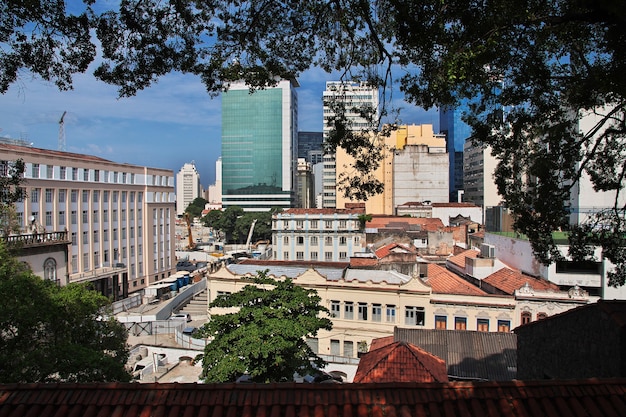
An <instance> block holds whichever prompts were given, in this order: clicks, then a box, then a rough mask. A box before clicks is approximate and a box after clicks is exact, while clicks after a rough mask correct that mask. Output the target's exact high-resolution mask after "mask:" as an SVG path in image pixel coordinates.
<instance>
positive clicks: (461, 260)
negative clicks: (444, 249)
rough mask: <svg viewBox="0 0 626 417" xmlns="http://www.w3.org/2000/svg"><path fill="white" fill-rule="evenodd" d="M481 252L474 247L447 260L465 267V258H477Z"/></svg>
mask: <svg viewBox="0 0 626 417" xmlns="http://www.w3.org/2000/svg"><path fill="white" fill-rule="evenodd" d="M479 254H480V252H479V251H477V250H474V249H468V250H465V251H463V252H461V253H459V254H458V255H454V256H451V257H449V258H448V260H447V262H450V263H452V264H454V265H456V266H458V267H459V268H462V269H465V258H477V257H478V255H479Z"/></svg>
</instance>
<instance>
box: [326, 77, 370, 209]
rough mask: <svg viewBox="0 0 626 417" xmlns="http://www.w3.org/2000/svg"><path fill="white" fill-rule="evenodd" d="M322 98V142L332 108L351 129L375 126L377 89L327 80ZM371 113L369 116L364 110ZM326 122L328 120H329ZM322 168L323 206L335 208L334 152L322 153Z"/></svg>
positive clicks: (330, 118) (335, 176)
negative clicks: (366, 115) (342, 112)
mask: <svg viewBox="0 0 626 417" xmlns="http://www.w3.org/2000/svg"><path fill="white" fill-rule="evenodd" d="M323 101H324V130H323V135H324V141H326V140H327V138H328V135H329V133H330V131H331V128H332V126H331V123H332V120H333V118H334V117H335V116H336V111H337V110H338V109H342V110H343V111H344V112H345V117H346V119H347V120H348V122H349V123H350V127H351V128H352V130H373V129H377V128H378V120H377V119H378V117H377V116H378V89H377V88H372V87H371V86H369V85H368V84H366V83H363V82H360V83H359V82H347V81H328V82H327V83H326V90H324V93H323ZM368 111H369V112H370V113H372V116H373V117H372V119H369V118H368V117H365V116H364V114H363V113H364V112H365V113H367V112H368ZM329 122H330V123H329ZM323 162H324V169H323V190H324V191H323V198H322V207H323V208H335V207H337V200H336V196H337V172H336V166H337V165H336V162H335V155H334V154H325V155H324V161H323Z"/></svg>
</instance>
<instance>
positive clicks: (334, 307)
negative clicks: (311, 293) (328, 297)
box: [330, 300, 341, 318]
mask: <svg viewBox="0 0 626 417" xmlns="http://www.w3.org/2000/svg"><path fill="white" fill-rule="evenodd" d="M330 316H331V317H335V318H340V317H341V303H340V302H339V301H338V300H332V301H331V302H330Z"/></svg>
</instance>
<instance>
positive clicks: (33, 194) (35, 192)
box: [30, 188, 39, 203]
mask: <svg viewBox="0 0 626 417" xmlns="http://www.w3.org/2000/svg"><path fill="white" fill-rule="evenodd" d="M30 202H31V203H39V188H33V189H32V190H31V191H30Z"/></svg>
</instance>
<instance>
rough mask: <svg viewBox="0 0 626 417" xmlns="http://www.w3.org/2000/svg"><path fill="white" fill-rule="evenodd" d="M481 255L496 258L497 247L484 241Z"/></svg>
mask: <svg viewBox="0 0 626 417" xmlns="http://www.w3.org/2000/svg"><path fill="white" fill-rule="evenodd" d="M480 257H481V258H495V257H496V247H495V246H493V245H489V244H487V243H483V244H482V245H481V246H480Z"/></svg>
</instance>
